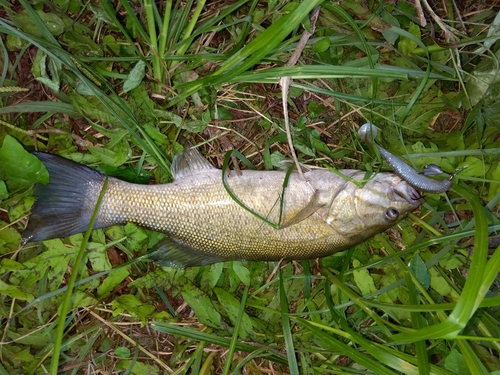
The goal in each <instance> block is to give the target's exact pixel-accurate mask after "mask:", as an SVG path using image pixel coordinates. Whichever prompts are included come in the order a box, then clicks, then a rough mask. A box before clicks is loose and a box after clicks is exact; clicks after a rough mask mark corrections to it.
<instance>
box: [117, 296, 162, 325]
mask: <svg viewBox="0 0 500 375" xmlns="http://www.w3.org/2000/svg"><path fill="white" fill-rule="evenodd" d="M111 305H112V306H113V316H118V315H120V314H121V313H122V312H124V311H128V312H129V313H130V314H131V315H132V316H134V317H136V318H139V319H141V320H142V321H143V323H145V322H147V319H148V318H149V317H150V315H151V314H152V313H153V311H155V307H154V306H153V305H150V304H147V303H144V302H142V301H141V300H139V299H138V298H137V297H136V296H133V295H131V294H123V295H121V296H118V297H116V298H115V299H114V300H113V302H112V303H111Z"/></svg>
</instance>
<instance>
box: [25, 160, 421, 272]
mask: <svg viewBox="0 0 500 375" xmlns="http://www.w3.org/2000/svg"><path fill="white" fill-rule="evenodd" d="M35 155H36V156H37V157H39V158H40V159H41V160H42V161H43V162H44V164H45V165H46V167H47V169H48V171H49V175H50V178H51V180H50V183H49V184H48V185H40V186H38V187H37V188H36V189H35V198H36V203H35V205H34V207H33V209H32V217H31V218H30V222H29V224H28V227H27V229H26V231H25V232H24V234H23V238H24V242H28V241H40V240H45V239H49V238H56V237H65V236H68V235H70V234H74V233H78V232H82V231H84V230H86V226H88V223H89V220H90V219H89V213H90V214H91V213H92V211H93V209H94V206H95V204H96V201H97V197H98V196H99V192H100V189H101V186H102V184H103V181H104V179H105V176H104V175H102V174H100V173H99V172H96V171H93V170H91V169H89V168H87V167H85V166H82V165H80V164H77V163H73V162H70V161H68V160H66V159H62V160H61V158H60V157H57V156H55V155H51V154H44V153H36V154H35ZM172 170H173V171H174V172H175V173H174V175H175V180H174V182H172V183H170V184H162V185H137V184H131V183H127V182H124V181H121V180H118V179H115V178H112V177H109V180H108V187H107V190H106V193H105V195H104V197H103V201H102V204H101V207H100V210H99V213H98V216H97V219H96V223H95V225H94V228H95V229H97V228H104V227H108V226H111V225H116V224H124V223H127V222H134V223H136V224H138V225H141V226H144V227H146V228H149V229H152V230H156V231H159V232H163V233H166V234H167V235H168V238H167V239H166V240H165V241H164V242H163V243H162V244H161V245H160V246H159V248H158V249H157V250H156V251H153V252H152V253H151V256H150V258H151V259H153V260H154V261H156V262H157V263H159V264H161V265H166V266H172V267H178V268H185V267H188V266H197V265H204V264H210V263H215V262H220V261H225V260H265V261H271V260H280V259H308V258H316V257H323V256H326V255H330V254H332V253H334V252H337V251H341V250H344V249H347V248H349V247H351V246H354V245H356V244H359V243H361V242H363V241H365V240H366V239H368V238H370V237H371V236H373V235H375V234H376V233H379V232H381V231H383V230H385V229H387V228H389V227H390V226H392V225H394V224H395V223H396V222H397V221H398V220H399V219H400V218H402V217H404V216H405V215H406V214H407V213H408V212H410V211H413V210H414V209H415V208H416V207H417V206H418V205H419V204H420V199H419V195H418V193H417V192H416V191H415V190H414V189H413V188H411V187H410V186H409V185H408V184H407V183H406V182H404V181H402V180H401V178H400V177H398V176H396V175H394V174H392V173H380V174H377V175H376V176H374V177H373V179H371V180H370V181H369V182H367V183H366V185H365V186H364V187H363V188H359V187H358V186H356V185H355V184H353V183H351V182H348V181H347V180H345V179H344V178H342V177H340V176H338V175H336V174H333V173H332V172H329V171H327V170H312V171H308V172H306V173H305V177H306V179H307V182H304V181H303V180H301V179H300V176H299V175H298V174H297V173H292V174H291V176H290V180H289V183H288V186H287V188H286V189H285V193H284V196H283V199H284V204H283V211H282V220H281V228H280V229H274V228H273V227H271V226H270V225H268V224H266V223H265V222H264V221H263V220H261V219H259V218H257V217H255V216H254V215H252V214H251V213H250V212H248V211H247V210H245V209H244V208H242V207H241V206H240V205H238V204H237V203H236V202H235V201H234V199H232V198H231V197H230V196H229V194H228V193H227V191H226V189H225V188H224V186H223V184H222V172H221V171H220V170H218V169H215V168H214V167H213V166H211V165H210V164H209V163H208V162H207V161H206V160H205V159H203V158H202V157H201V155H199V153H198V152H197V151H196V150H187V151H185V152H184V153H183V154H181V156H180V157H178V158H176V160H175V161H174V165H173V168H172ZM90 171H91V172H90ZM341 172H342V173H344V174H345V175H347V176H349V177H351V178H353V179H356V180H362V179H363V178H364V176H365V172H362V171H356V170H343V171H341ZM82 178H83V179H84V180H82ZM284 178H285V173H284V172H281V171H249V170H245V171H242V175H241V176H236V175H233V176H231V177H228V178H227V183H228V185H229V186H230V188H231V190H232V191H233V193H234V194H235V196H236V197H238V199H240V200H241V202H242V203H243V204H245V205H246V206H248V207H249V208H250V209H252V210H253V211H255V212H257V213H259V214H260V215H262V216H264V217H266V218H267V219H268V220H269V221H271V222H274V223H278V222H279V217H280V198H281V194H282V191H283V180H284ZM85 179H86V180H85ZM61 196H66V197H71V199H66V198H61Z"/></svg>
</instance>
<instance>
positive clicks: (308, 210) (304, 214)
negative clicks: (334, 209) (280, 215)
mask: <svg viewBox="0 0 500 375" xmlns="http://www.w3.org/2000/svg"><path fill="white" fill-rule="evenodd" d="M323 206H324V204H322V203H320V202H319V192H318V190H316V191H315V192H314V194H313V196H312V197H311V200H310V201H309V203H307V205H306V206H305V207H304V208H303V209H301V210H300V211H298V212H297V213H296V214H295V215H294V216H292V217H291V218H290V219H288V220H287V219H285V221H284V222H283V223H282V224H281V225H280V229H282V228H286V227H289V226H291V225H295V224H297V223H300V222H301V221H302V220H305V219H307V218H308V217H309V216H311V215H312V214H314V213H315V212H317V211H318V210H319V209H320V208H321V207H323Z"/></svg>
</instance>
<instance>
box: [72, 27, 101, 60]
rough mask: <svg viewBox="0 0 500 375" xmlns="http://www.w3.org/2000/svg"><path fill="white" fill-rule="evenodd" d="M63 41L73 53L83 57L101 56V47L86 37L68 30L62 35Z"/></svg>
mask: <svg viewBox="0 0 500 375" xmlns="http://www.w3.org/2000/svg"><path fill="white" fill-rule="evenodd" d="M63 39H64V42H65V43H67V44H68V45H69V48H70V49H71V50H72V51H73V53H77V54H79V55H83V56H95V57H100V56H102V49H101V47H99V45H98V44H97V43H96V42H94V41H93V40H92V39H91V38H90V37H88V36H87V35H83V34H79V33H77V32H75V31H72V30H70V31H67V32H65V33H64V36H63Z"/></svg>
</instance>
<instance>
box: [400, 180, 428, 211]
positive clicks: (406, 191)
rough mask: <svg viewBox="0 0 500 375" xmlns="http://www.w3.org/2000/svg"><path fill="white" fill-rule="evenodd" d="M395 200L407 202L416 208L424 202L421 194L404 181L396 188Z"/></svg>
mask: <svg viewBox="0 0 500 375" xmlns="http://www.w3.org/2000/svg"><path fill="white" fill-rule="evenodd" d="M394 198H395V199H398V198H399V199H401V200H405V201H407V202H409V203H411V204H414V205H416V206H419V205H420V204H422V200H423V199H422V197H421V196H420V193H419V192H418V191H417V190H416V189H414V188H413V187H412V186H410V185H409V184H408V183H407V182H406V181H404V180H402V181H400V182H399V183H398V184H397V185H396V186H394Z"/></svg>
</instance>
